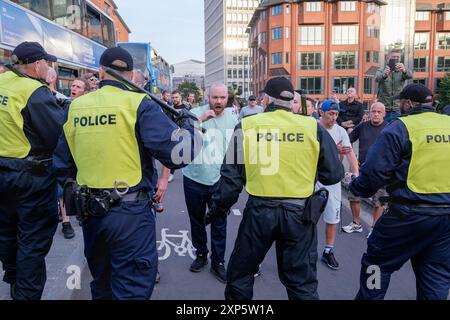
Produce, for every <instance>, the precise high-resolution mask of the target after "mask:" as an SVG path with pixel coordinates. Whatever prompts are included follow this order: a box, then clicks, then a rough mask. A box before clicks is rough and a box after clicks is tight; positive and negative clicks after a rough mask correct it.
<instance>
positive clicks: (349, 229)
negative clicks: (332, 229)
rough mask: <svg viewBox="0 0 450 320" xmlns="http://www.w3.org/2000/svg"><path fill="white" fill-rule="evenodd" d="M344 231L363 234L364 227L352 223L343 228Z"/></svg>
mask: <svg viewBox="0 0 450 320" xmlns="http://www.w3.org/2000/svg"><path fill="white" fill-rule="evenodd" d="M342 230H343V231H344V232H346V233H353V232H362V231H363V227H362V225H360V224H356V223H354V222H352V223H350V224H349V225H348V226H345V227H342Z"/></svg>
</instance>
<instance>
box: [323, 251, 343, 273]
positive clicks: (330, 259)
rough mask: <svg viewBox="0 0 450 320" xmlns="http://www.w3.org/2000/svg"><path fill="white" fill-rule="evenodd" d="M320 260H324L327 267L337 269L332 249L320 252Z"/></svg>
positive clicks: (337, 264)
mask: <svg viewBox="0 0 450 320" xmlns="http://www.w3.org/2000/svg"><path fill="white" fill-rule="evenodd" d="M321 260H322V262H324V263H325V264H326V265H327V266H328V267H329V268H331V269H333V270H339V263H338V262H337V261H336V258H335V257H334V253H333V251H330V252H329V253H326V252H325V251H324V252H323V254H322V259H321Z"/></svg>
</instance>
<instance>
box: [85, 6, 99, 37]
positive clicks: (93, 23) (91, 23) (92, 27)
mask: <svg viewBox="0 0 450 320" xmlns="http://www.w3.org/2000/svg"><path fill="white" fill-rule="evenodd" d="M87 19H88V36H87V37H88V38H89V39H91V40H94V41H96V42H98V43H102V40H103V39H102V27H101V18H100V14H99V13H98V12H97V11H95V10H94V9H91V8H90V7H87Z"/></svg>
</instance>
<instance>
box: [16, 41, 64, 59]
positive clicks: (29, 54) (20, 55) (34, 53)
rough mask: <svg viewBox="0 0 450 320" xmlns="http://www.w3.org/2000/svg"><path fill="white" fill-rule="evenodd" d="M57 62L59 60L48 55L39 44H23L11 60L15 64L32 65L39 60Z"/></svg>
mask: <svg viewBox="0 0 450 320" xmlns="http://www.w3.org/2000/svg"><path fill="white" fill-rule="evenodd" d="M42 59H44V60H46V61H50V62H56V61H57V60H58V59H57V58H56V57H55V56H53V55H51V54H48V53H47V51H45V49H44V48H43V47H42V46H41V45H40V44H39V43H38V42H27V41H25V42H22V43H21V44H19V45H18V46H17V47H16V48H15V49H14V51H13V53H12V56H11V60H12V62H13V63H14V64H30V63H33V62H36V61H39V60H42Z"/></svg>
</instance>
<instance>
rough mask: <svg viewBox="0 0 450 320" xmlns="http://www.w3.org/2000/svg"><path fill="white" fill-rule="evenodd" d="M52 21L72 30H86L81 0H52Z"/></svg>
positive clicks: (81, 32)
mask: <svg viewBox="0 0 450 320" xmlns="http://www.w3.org/2000/svg"><path fill="white" fill-rule="evenodd" d="M52 9H53V19H52V20H53V21H54V22H55V23H57V24H59V25H61V26H64V27H66V28H68V29H70V30H72V31H75V32H78V33H80V34H83V30H85V31H86V21H85V20H84V19H83V17H84V16H85V9H84V6H82V5H81V0H53V7H52Z"/></svg>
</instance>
